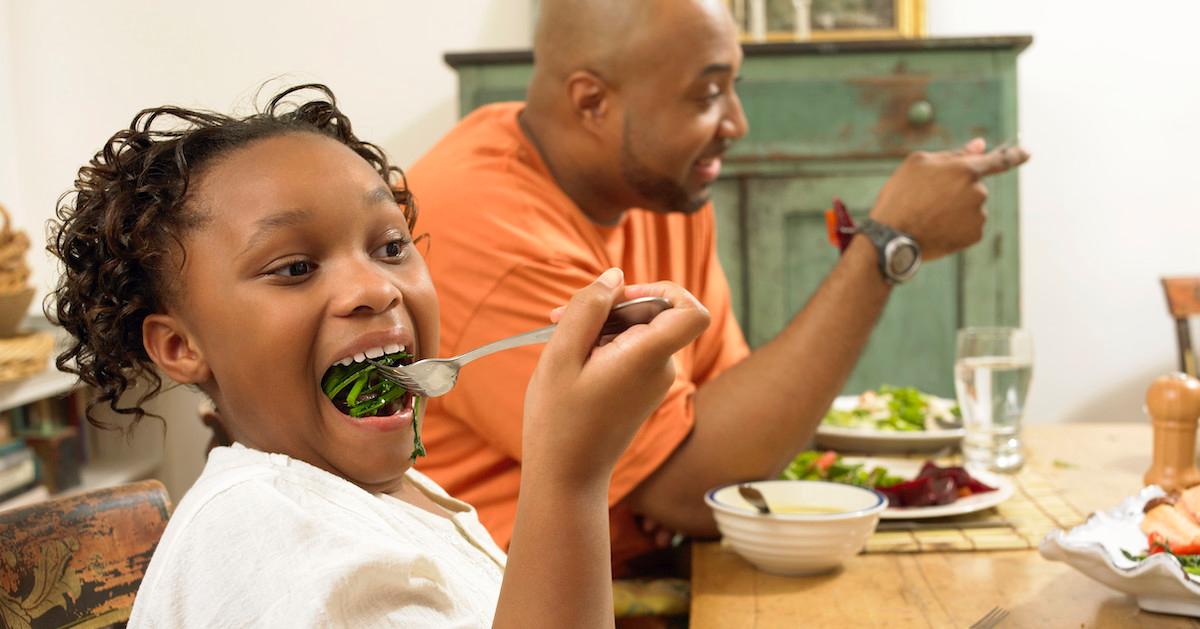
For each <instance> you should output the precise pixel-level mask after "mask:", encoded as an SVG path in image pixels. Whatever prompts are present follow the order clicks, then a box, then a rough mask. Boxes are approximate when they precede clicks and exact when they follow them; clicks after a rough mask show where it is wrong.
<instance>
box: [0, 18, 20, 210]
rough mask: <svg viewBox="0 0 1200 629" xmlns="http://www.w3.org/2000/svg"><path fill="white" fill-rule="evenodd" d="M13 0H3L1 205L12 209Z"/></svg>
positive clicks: (16, 177) (0, 45)
mask: <svg viewBox="0 0 1200 629" xmlns="http://www.w3.org/2000/svg"><path fill="white" fill-rule="evenodd" d="M9 13H10V11H9V0H0V204H4V205H6V206H8V207H10V209H15V208H12V206H13V204H14V199H15V198H16V195H17V184H18V181H19V175H18V171H17V147H16V126H15V118H14V116H13V104H14V98H13V91H14V87H15V85H14V83H13V81H12V72H11V68H12V67H13V56H12V53H13V46H12V39H11V38H10V37H8V36H7V35H8V33H10V32H11V29H10V27H9Z"/></svg>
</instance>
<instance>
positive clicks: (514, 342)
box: [453, 325, 558, 366]
mask: <svg viewBox="0 0 1200 629" xmlns="http://www.w3.org/2000/svg"><path fill="white" fill-rule="evenodd" d="M556 327H558V326H557V325H548V326H546V327H544V328H538V329H536V330H531V331H529V332H525V333H523V334H518V335H516V336H510V337H508V338H506V339H500V340H499V341H492V342H491V343H488V344H487V345H483V346H481V347H476V348H475V349H473V350H471V351H469V352H467V353H465V354H459V355H458V356H455V357H454V359H453V360H454V362H456V363H458V364H459V366H462V365H465V364H467V363H469V362H471V361H472V360H475V359H476V358H483V357H484V356H487V355H489V354H495V353H496V352H500V351H504V350H506V349H512V348H514V347H524V346H526V345H536V344H538V343H545V342H546V341H549V340H550V337H551V336H552V335H553V334H554V328H556Z"/></svg>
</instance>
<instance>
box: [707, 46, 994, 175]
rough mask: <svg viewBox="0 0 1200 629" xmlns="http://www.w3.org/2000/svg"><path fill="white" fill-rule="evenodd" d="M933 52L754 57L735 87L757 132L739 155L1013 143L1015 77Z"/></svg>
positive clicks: (871, 152) (855, 153)
mask: <svg viewBox="0 0 1200 629" xmlns="http://www.w3.org/2000/svg"><path fill="white" fill-rule="evenodd" d="M927 57H928V56H926V57H917V58H914V59H913V60H907V59H905V58H903V57H901V58H900V59H896V58H895V57H894V56H893V57H890V58H888V59H886V60H871V59H870V58H867V59H866V60H859V62H857V63H854V62H851V63H847V62H846V60H844V59H843V60H839V61H838V63H831V62H830V60H817V59H748V60H747V62H746V65H745V68H744V70H743V72H742V81H741V82H740V83H739V84H738V87H737V90H738V93H739V95H740V96H741V99H742V104H743V106H744V107H745V110H746V116H747V118H748V120H749V121H750V131H749V133H748V134H747V136H746V137H745V138H744V139H743V140H742V141H740V142H738V143H737V144H735V145H734V147H733V149H732V150H731V154H730V158H731V161H734V162H737V161H759V160H789V159H859V158H864V157H867V158H869V157H899V156H902V155H905V154H907V153H908V152H910V151H913V150H916V149H943V148H947V147H953V146H956V145H958V144H961V143H963V142H966V141H967V140H969V139H971V138H973V137H976V136H983V137H985V138H988V139H989V140H991V141H993V142H1000V141H1003V140H1005V139H1007V138H1006V137H1003V136H1004V134H1005V133H1006V132H1007V133H1011V131H1010V129H1012V128H1015V124H1013V121H1011V120H1009V121H1006V119H1005V116H1004V112H1006V111H1012V110H1013V109H1014V107H1012V106H1011V103H1012V102H1013V101H1014V99H1013V95H1012V94H1010V93H1009V91H1010V90H1011V87H1010V86H1011V82H1010V81H1009V77H1008V76H1007V75H1006V74H1005V73H1004V72H998V71H996V70H993V67H994V65H993V64H991V63H989V62H988V60H989V59H990V56H989V55H983V58H982V59H970V58H969V57H968V58H954V57H943V58H941V59H938V58H932V59H931V58H927ZM818 61H823V63H816V62H818Z"/></svg>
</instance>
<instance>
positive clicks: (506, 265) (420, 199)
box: [408, 103, 749, 564]
mask: <svg viewBox="0 0 1200 629" xmlns="http://www.w3.org/2000/svg"><path fill="white" fill-rule="evenodd" d="M522 106H523V104H522V103H503V104H497V105H490V106H487V107H482V108H480V109H479V110H477V111H475V112H474V113H472V114H471V115H470V116H468V117H466V118H465V119H463V120H462V121H461V122H460V123H459V124H458V126H457V127H455V128H454V129H453V130H452V131H451V132H450V133H449V134H448V135H447V136H446V137H445V138H443V139H442V140H441V141H440V142H439V143H438V144H437V145H436V146H434V147H433V149H432V150H430V151H429V153H427V154H426V155H425V156H424V157H423V158H421V159H420V160H419V161H418V162H417V163H416V164H414V165H413V167H412V168H411V169H410V170H409V171H408V183H409V186H410V188H411V190H412V191H413V194H414V195H415V196H416V199H417V203H418V206H419V207H420V212H421V213H420V217H419V219H418V222H417V228H416V231H417V233H418V234H421V233H428V234H429V236H430V243H429V250H428V255H427V261H428V264H429V269H430V272H431V273H432V276H433V281H434V285H435V286H437V290H438V295H439V297H440V301H441V321H442V323H441V350H440V353H441V355H443V356H452V355H455V354H459V353H461V352H464V351H467V350H470V349H473V348H475V347H478V346H480V345H483V344H484V343H487V342H490V341H494V340H496V339H501V338H504V337H507V336H510V335H512V334H517V333H520V332H526V331H529V330H532V329H534V328H539V327H542V326H544V325H547V324H548V323H549V319H548V316H549V313H550V310H551V309H553V308H555V307H556V306H561V305H563V304H565V303H567V301H568V299H569V298H570V297H571V295H572V294H574V292H575V291H576V290H578V289H580V288H581V287H583V286H585V285H587V284H589V283H590V282H592V281H593V280H594V279H595V278H596V276H597V275H599V274H600V273H602V272H603V271H604V270H605V269H608V268H609V267H614V266H617V267H621V268H622V269H623V270H624V271H625V278H626V281H627V282H628V283H646V282H654V281H659V280H671V281H673V282H676V283H677V284H680V285H681V286H684V287H685V288H687V289H688V290H690V291H691V292H692V294H694V295H695V296H696V297H697V298H698V299H700V301H701V302H703V303H704V305H705V306H707V307H708V309H709V310H710V311H711V313H712V324H711V325H710V326H709V328H708V330H707V331H705V332H704V334H702V335H701V336H700V337H699V338H698V339H697V340H696V341H695V342H693V343H692V344H691V345H689V346H688V347H686V348H684V349H683V350H681V351H680V352H679V354H677V355H676V367H677V369H676V375H675V382H674V384H673V385H672V386H671V389H670V391H669V392H668V393H667V396H666V399H665V400H664V401H663V403H662V406H661V407H659V409H658V410H657V411H656V412H655V413H654V414H653V415H652V416H651V417H650V418H649V419H648V420H647V421H646V423H645V424H644V425H643V426H642V427H641V428H640V429H639V430H638V432H637V434H636V435H635V436H634V438H633V441H632V443H631V444H630V446H629V449H628V450H627V451H626V452H625V453H624V454H623V455H622V456H621V458H620V460H619V461H618V462H617V465H616V468H615V471H614V473H613V478H612V487H611V489H610V491H609V505H610V507H612V511H611V525H610V530H611V532H612V536H613V544H612V547H613V556H614V562H616V563H618V564H619V563H620V562H622V561H623V560H624V559H628V558H630V557H633V556H635V555H637V554H640V553H641V552H644V551H646V550H650V549H651V548H652V546H651V545H650V542H649V539H647V538H646V536H645V535H644V534H642V533H641V532H640V530H639V529H638V528H637V526H636V525H635V523H634V521H633V515H632V513H630V512H629V510H628V509H624V508H622V507H621V505H620V504H619V503H620V502H621V500H622V498H624V497H625V496H626V495H628V494H629V492H630V491H632V490H633V488H634V487H636V486H637V485H638V484H639V483H641V482H642V480H644V479H645V478H646V477H647V476H649V475H650V473H651V472H653V471H654V470H655V469H656V468H658V466H659V465H661V464H662V463H663V461H664V460H666V458H667V457H668V456H669V455H670V454H671V452H672V451H674V450H675V448H676V447H677V446H678V445H679V443H680V442H681V441H683V439H684V438H685V437H686V436H687V435H688V433H689V432H690V431H691V428H692V420H693V409H692V393H693V392H694V391H695V390H696V388H697V387H698V386H700V385H701V384H703V383H704V382H706V381H707V380H709V379H711V378H713V377H714V376H716V375H717V374H718V373H720V372H721V371H722V370H724V369H726V368H728V367H730V366H732V365H733V364H734V363H737V362H738V361H740V360H741V359H742V358H743V357H745V356H746V355H747V354H748V353H749V349H748V348H747V346H746V341H745V338H744V337H743V336H742V332H741V330H740V329H739V328H738V325H737V322H736V320H735V319H734V317H733V312H732V310H731V308H730V297H729V286H728V283H727V282H726V279H725V275H724V273H723V272H722V271H721V267H720V264H719V262H718V260H717V252H716V246H715V242H716V241H715V234H714V225H713V211H712V207H711V205H709V206H707V207H705V208H704V209H703V210H701V211H699V212H697V213H695V214H692V215H685V214H681V213H670V214H663V213H654V212H649V211H645V210H631V211H629V212H626V213H625V215H624V217H623V218H622V220H621V221H620V223H619V224H617V225H616V226H611V227H604V226H599V225H596V224H594V223H592V222H590V221H589V220H588V218H587V216H586V215H584V213H583V212H582V211H581V210H580V209H579V208H578V207H577V206H576V205H575V203H574V202H572V201H571V199H570V198H568V197H567V195H566V194H565V193H564V192H563V191H562V190H561V189H560V188H559V187H558V185H557V183H556V182H555V181H554V179H553V178H552V177H551V175H550V172H549V170H548V169H547V168H546V165H545V164H544V163H543V162H542V159H541V157H540V155H539V153H538V152H537V150H536V149H535V148H534V146H533V144H532V143H531V142H530V141H529V140H528V138H526V136H525V134H524V133H523V132H522V131H521V128H520V126H519V124H518V123H517V114H518V113H519V112H520V111H521V108H522ZM540 352H541V346H530V347H523V348H520V349H512V350H507V351H504V352H500V353H498V354H494V355H492V356H489V357H487V358H484V359H481V360H479V361H477V362H474V363H471V364H470V365H469V366H467V367H466V368H465V369H464V370H463V372H462V374H461V379H460V380H459V382H458V385H457V386H456V387H455V389H454V390H453V391H452V392H451V393H450V394H449V395H446V396H445V397H441V398H436V399H434V400H433V401H432V403H431V404H430V405H429V408H428V411H427V413H426V419H425V421H424V425H423V426H422V435H423V438H424V441H425V444H426V445H427V446H428V451H429V455H428V456H427V457H426V458H425V459H421V460H419V461H418V462H417V467H418V468H419V469H420V470H421V471H422V472H424V473H425V474H428V475H429V476H430V477H432V478H433V479H434V480H435V481H437V482H438V484H440V485H441V486H442V487H444V488H446V490H447V491H449V492H450V493H451V494H452V495H454V496H455V497H456V498H460V499H462V500H465V501H467V502H469V503H471V504H472V505H474V506H475V508H476V509H477V510H478V511H479V519H480V520H481V521H482V522H483V524H484V525H485V526H486V527H487V529H488V530H489V531H491V533H492V536H493V537H494V538H495V539H496V542H497V543H498V544H500V546H502V547H507V546H508V543H509V540H510V538H511V536H512V529H513V521H514V519H515V517H516V508H517V492H518V488H519V486H520V473H521V419H522V411H523V408H524V398H525V387H526V386H527V384H528V382H529V378H530V375H531V374H532V373H533V369H534V365H535V364H536V363H537V360H538V356H539V355H540Z"/></svg>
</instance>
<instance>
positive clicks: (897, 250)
mask: <svg viewBox="0 0 1200 629" xmlns="http://www.w3.org/2000/svg"><path fill="white" fill-rule="evenodd" d="M886 259H887V271H888V275H890V276H891V277H892V278H893V279H895V280H897V281H904V280H907V279H909V278H911V277H912V276H914V275H916V274H917V267H919V266H921V249H920V247H918V246H917V243H915V242H913V241H912V240H911V239H909V238H906V237H904V236H901V237H899V238H895V239H893V240H892V241H891V242H889V243H888V246H887V258H886Z"/></svg>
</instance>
